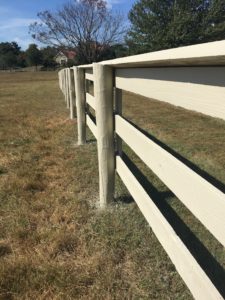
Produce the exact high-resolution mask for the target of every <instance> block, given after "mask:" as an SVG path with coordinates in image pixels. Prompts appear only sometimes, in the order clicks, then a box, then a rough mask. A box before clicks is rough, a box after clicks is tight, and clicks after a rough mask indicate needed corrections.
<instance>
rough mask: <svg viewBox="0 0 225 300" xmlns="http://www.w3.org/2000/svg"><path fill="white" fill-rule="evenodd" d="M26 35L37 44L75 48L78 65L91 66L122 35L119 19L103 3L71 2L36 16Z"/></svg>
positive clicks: (88, 1) (97, 1)
mask: <svg viewBox="0 0 225 300" xmlns="http://www.w3.org/2000/svg"><path fill="white" fill-rule="evenodd" d="M38 17H39V18H40V21H41V23H37V22H36V23H33V24H31V26H30V33H31V34H32V36H33V38H35V39H36V40H38V41H40V42H41V43H44V44H48V45H52V46H55V47H61V48H63V49H71V48H72V49H75V51H76V53H77V57H78V58H79V63H91V62H93V61H98V60H100V59H101V57H102V52H104V50H105V49H106V48H107V47H109V46H111V45H113V44H115V43H118V42H121V40H122V38H123V34H124V32H125V26H124V22H123V17H122V15H121V14H119V13H116V14H115V13H113V12H112V11H110V10H109V9H108V8H107V6H106V2H105V1H103V0H73V1H71V2H69V3H67V4H65V5H64V6H62V8H61V9H59V10H58V11H56V12H54V13H51V12H49V11H43V12H40V13H39V14H38Z"/></svg>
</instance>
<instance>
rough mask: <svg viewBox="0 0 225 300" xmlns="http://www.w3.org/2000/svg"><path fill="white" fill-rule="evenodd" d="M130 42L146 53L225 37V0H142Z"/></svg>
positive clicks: (134, 16)
mask: <svg viewBox="0 0 225 300" xmlns="http://www.w3.org/2000/svg"><path fill="white" fill-rule="evenodd" d="M129 20H130V22H131V28H130V31H129V33H128V35H127V44H128V45H129V48H130V50H131V52H132V53H143V52H148V51H156V50H160V49H168V48H173V47H179V46H184V45H191V44H197V43H202V42H209V41H214V40H220V39H224V38H225V0H189V1H187V0H139V1H137V2H136V3H135V4H134V5H133V7H132V9H131V11H130V13H129Z"/></svg>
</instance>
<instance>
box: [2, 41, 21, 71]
mask: <svg viewBox="0 0 225 300" xmlns="http://www.w3.org/2000/svg"><path fill="white" fill-rule="evenodd" d="M20 53H21V51H20V47H19V46H18V44H17V43H16V42H11V43H9V42H5V43H0V68H1V69H11V68H13V67H15V66H17V63H18V57H19V55H20Z"/></svg>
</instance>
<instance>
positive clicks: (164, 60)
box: [59, 41, 225, 299]
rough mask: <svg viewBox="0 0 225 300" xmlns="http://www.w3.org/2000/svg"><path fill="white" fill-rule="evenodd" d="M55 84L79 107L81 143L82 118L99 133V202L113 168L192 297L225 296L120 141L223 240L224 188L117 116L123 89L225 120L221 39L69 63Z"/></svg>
mask: <svg viewBox="0 0 225 300" xmlns="http://www.w3.org/2000/svg"><path fill="white" fill-rule="evenodd" d="M89 81H92V82H93V83H94V96H92V95H91V94H90V93H89V91H88V82H89ZM59 84H60V88H61V90H62V92H63V93H64V95H65V101H66V104H67V107H68V108H70V116H71V118H73V117H74V109H75V106H76V111H77V125H78V144H79V145H82V144H85V142H86V125H87V126H88V127H89V128H90V130H91V131H92V132H93V134H94V136H95V137H96V139H97V147H98V162H99V182H100V184H99V188H100V206H101V207H104V206H105V205H106V204H107V203H109V202H111V201H112V200H113V197H114V181H115V173H116V172H117V173H118V174H119V176H120V178H121V179H122V181H123V182H124V184H125V185H126V187H127V189H128V190H129V192H130V194H131V195H132V197H133V198H134V199H135V201H136V203H137V205H138V206H139V208H140V210H141V211H142V213H143V215H144V216H145V218H146V220H147V221H148V223H149V225H150V226H151V228H152V229H153V231H154V233H155V235H156V236H157V238H158V239H159V241H160V243H161V244H162V246H163V248H164V249H165V251H166V252H167V254H168V255H169V257H170V258H171V260H172V262H173V263H174V265H175V267H176V269H177V271H178V272H179V274H180V275H181V277H182V278H183V280H184V281H185V283H186V285H187V286H188V288H189V289H190V291H191V293H192V294H193V296H194V297H195V298H196V299H223V298H222V296H221V295H220V293H219V292H218V290H217V289H216V288H215V286H214V285H213V283H212V282H211V281H210V279H209V278H208V277H207V275H206V274H205V272H204V271H203V270H202V269H201V267H200V266H199V264H198V263H197V261H196V260H195V258H194V257H193V256H192V254H191V253H190V252H189V250H188V249H187V248H186V246H185V245H184V243H183V242H182V241H181V239H180V238H179V237H178V236H177V234H176V233H175V231H174V230H173V228H172V227H171V225H170V224H169V222H168V221H167V220H166V218H165V217H164V216H163V215H162V213H161V212H160V211H159V209H158V208H157V206H156V205H155V204H154V202H153V201H152V200H151V198H150V197H149V195H148V194H147V193H146V191H145V190H144V189H143V187H142V186H141V184H140V183H139V182H138V180H137V179H136V177H135V174H132V172H131V171H130V169H129V168H128V166H127V165H126V163H125V162H124V161H123V159H122V157H121V153H122V140H123V141H124V142H125V143H126V144H127V145H128V146H129V147H131V149H132V150H133V151H134V152H135V153H136V154H137V155H138V156H139V157H140V158H141V159H142V161H143V162H144V163H145V164H146V165H147V166H148V167H149V168H150V169H151V170H152V171H153V172H154V173H155V174H156V175H157V176H158V177H159V178H160V179H161V180H162V181H163V182H164V183H165V184H166V185H167V187H168V188H169V189H170V190H171V191H172V192H173V193H174V194H175V195H176V196H177V197H178V198H179V199H180V201H182V203H183V204H184V205H185V206H186V207H187V208H188V209H189V210H190V211H191V212H192V213H193V214H194V215H195V217H196V218H197V219H198V220H199V221H200V222H201V223H202V224H203V225H204V226H205V227H206V228H207V229H208V230H209V231H210V232H211V233H212V234H213V235H214V236H215V238H216V239H217V240H218V241H219V242H220V243H221V244H222V245H223V246H225V195H224V193H222V192H221V191H220V190H218V189H217V188H216V187H214V186H213V185H212V184H210V183H209V182H207V181H206V180H205V179H203V178H202V177H201V176H200V175H198V174H197V173H195V172H194V171H193V170H192V169H190V168H189V167H187V166H186V165H185V164H184V163H183V162H181V161H179V160H178V159H177V158H175V157H174V156H173V155H171V154H170V153H169V152H167V151H166V150H165V149H163V148H162V147H160V146H159V145H158V144H156V143H155V142H153V141H152V140H150V139H149V138H147V137H146V136H145V135H144V134H142V133H141V132H140V131H139V130H138V129H136V128H135V127H134V126H132V125H131V124H130V123H129V122H127V121H126V120H125V119H124V118H123V117H122V98H121V90H126V91H130V92H133V93H137V94H140V95H143V96H146V97H149V98H154V99H156V100H159V101H165V102H168V103H171V104H173V105H176V106H181V107H184V108H186V109H190V110H193V111H197V112H200V113H203V114H206V115H209V116H212V117H217V118H221V119H224V120H225V41H220V42H213V43H206V44H201V45H195V46H188V47H181V48H177V49H170V50H164V51H159V52H153V53H148V54H141V55H136V56H130V57H125V58H120V59H115V60H109V61H103V62H100V63H94V64H92V65H84V66H78V67H73V68H70V69H68V68H67V69H64V70H61V71H60V72H59ZM89 106H90V107H91V108H92V109H94V110H95V112H96V122H94V121H93V120H92V118H90V116H89V114H88V111H89ZM165 121H166V120H165ZM115 139H117V141H116V143H115ZM224 281H225V279H224Z"/></svg>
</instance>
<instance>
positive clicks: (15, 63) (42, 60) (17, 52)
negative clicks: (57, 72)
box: [0, 42, 58, 70]
mask: <svg viewBox="0 0 225 300" xmlns="http://www.w3.org/2000/svg"><path fill="white" fill-rule="evenodd" d="M57 52H58V50H57V49H56V48H54V47H51V46H47V47H45V48H41V49H39V48H38V46H37V45H36V44H30V45H29V47H28V48H27V50H25V51H23V50H21V47H20V46H19V45H18V44H17V43H16V42H3V43H0V69H1V70H8V69H15V68H25V67H28V66H35V67H37V66H38V65H42V66H43V67H44V68H55V66H56V62H55V59H54V57H55V55H56V54H57Z"/></svg>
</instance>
